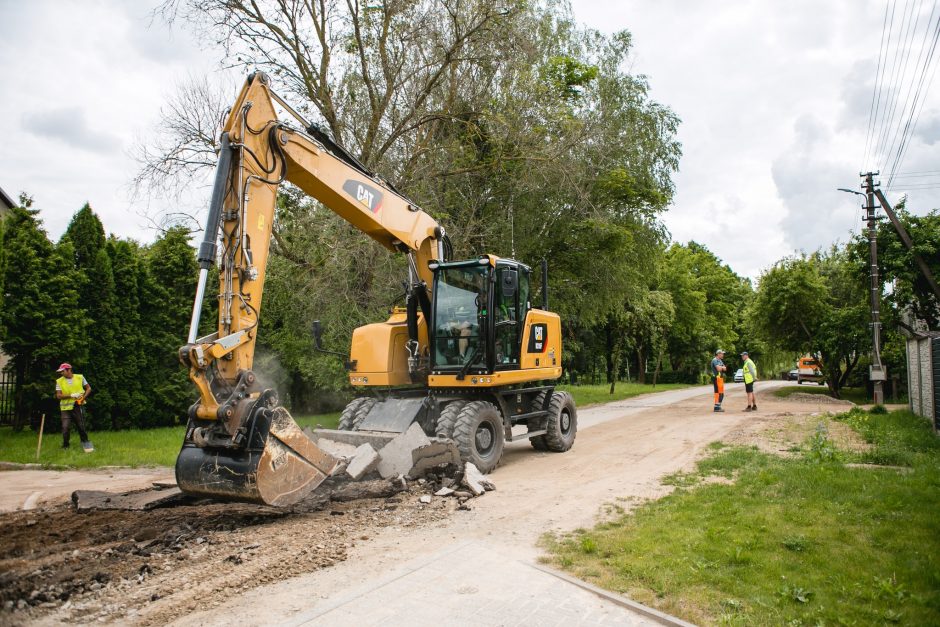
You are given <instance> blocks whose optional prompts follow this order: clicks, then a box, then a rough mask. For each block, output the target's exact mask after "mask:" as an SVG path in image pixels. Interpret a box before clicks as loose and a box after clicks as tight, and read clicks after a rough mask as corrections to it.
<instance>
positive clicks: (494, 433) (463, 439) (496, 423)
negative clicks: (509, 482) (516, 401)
mask: <svg viewBox="0 0 940 627" xmlns="http://www.w3.org/2000/svg"><path fill="white" fill-rule="evenodd" d="M452 439H453V440H454V442H455V443H456V444H457V449H458V450H459V451H460V458H461V459H462V460H463V461H465V462H470V463H472V464H473V465H474V466H476V467H477V469H478V470H479V471H480V472H482V473H483V474H484V475H485V474H486V473H488V472H491V471H492V470H493V469H495V468H496V466H497V465H498V464H499V460H500V458H501V457H502V456H503V445H504V444H505V433H504V431H503V417H502V415H501V414H500V413H499V410H498V409H496V406H495V405H493V404H492V403H488V402H486V401H473V402H470V403H467V404H466V405H464V407H463V408H462V409H461V410H460V413H459V414H458V415H457V422H455V423H454V435H453V438H452Z"/></svg>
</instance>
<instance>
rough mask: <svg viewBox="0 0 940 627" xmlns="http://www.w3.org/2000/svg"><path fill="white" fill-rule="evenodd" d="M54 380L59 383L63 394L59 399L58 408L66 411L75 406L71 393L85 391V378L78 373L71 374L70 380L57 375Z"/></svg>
mask: <svg viewBox="0 0 940 627" xmlns="http://www.w3.org/2000/svg"><path fill="white" fill-rule="evenodd" d="M55 382H56V383H57V384H59V389H60V390H62V394H64V395H65V398H60V399H59V409H60V410H62V411H68V410H70V409H72V408H73V407H75V399H74V398H72V394H74V393H75V392H84V391H85V378H84V377H83V376H82V375H80V374H73V375H72V380H71V381H69V380H68V379H66V378H65V377H59V378H58V379H56V380H55Z"/></svg>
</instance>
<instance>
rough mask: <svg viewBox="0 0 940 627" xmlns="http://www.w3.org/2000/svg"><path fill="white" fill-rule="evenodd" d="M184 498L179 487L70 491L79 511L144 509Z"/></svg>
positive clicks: (172, 502)
mask: <svg viewBox="0 0 940 627" xmlns="http://www.w3.org/2000/svg"><path fill="white" fill-rule="evenodd" d="M185 498H186V495H185V494H183V493H182V492H181V491H180V489H179V488H167V489H165V490H140V491H137V492H124V493H120V492H104V491H101V490H76V491H74V492H72V503H73V504H74V505H75V509H76V510H77V511H79V512H87V511H91V510H96V509H124V510H134V511H146V510H151V509H155V508H157V507H164V506H167V505H173V504H175V503H177V502H180V501H182V500H184V499H185Z"/></svg>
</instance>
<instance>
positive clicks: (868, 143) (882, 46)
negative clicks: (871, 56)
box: [859, 2, 890, 170]
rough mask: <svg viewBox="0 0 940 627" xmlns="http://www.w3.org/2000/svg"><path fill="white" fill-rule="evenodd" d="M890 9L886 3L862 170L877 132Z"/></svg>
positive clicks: (866, 163)
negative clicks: (878, 98)
mask: <svg viewBox="0 0 940 627" xmlns="http://www.w3.org/2000/svg"><path fill="white" fill-rule="evenodd" d="M889 7H890V4H889V3H887V2H886V3H885V16H884V19H883V20H882V21H881V43H879V44H878V66H877V69H875V89H873V90H872V92H871V105H870V106H869V108H868V130H867V131H866V133H865V151H864V152H863V153H862V167H861V168H859V169H860V170H864V169H865V167H866V166H867V165H868V156H869V153H868V151H869V149H870V148H871V140H872V139H873V134H874V130H875V118H876V117H877V115H878V113H877V111H875V100H876V97H877V96H878V93H879V88H880V77H881V71H882V63H881V61H882V59H883V58H884V56H885V30H887V27H888V8H889Z"/></svg>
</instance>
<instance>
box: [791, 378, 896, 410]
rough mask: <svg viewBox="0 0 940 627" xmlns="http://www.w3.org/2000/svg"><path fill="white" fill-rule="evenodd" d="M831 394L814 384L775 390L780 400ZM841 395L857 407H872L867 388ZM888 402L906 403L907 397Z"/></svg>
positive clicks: (826, 389) (844, 389) (853, 389)
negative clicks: (793, 395)
mask: <svg viewBox="0 0 940 627" xmlns="http://www.w3.org/2000/svg"><path fill="white" fill-rule="evenodd" d="M799 393H803V394H826V395H828V394H829V388H828V387H826V386H825V385H823V386H819V385H815V384H812V383H809V384H804V385H798V384H796V383H794V384H793V385H790V386H787V387H782V388H777V389H776V390H774V396H778V397H780V398H786V397H788V396H790V395H791V394H799ZM839 394H840V395H841V396H842V399H843V400H846V401H852V402H853V403H855V404H856V405H870V404H871V402H872V399H871V397H870V396H869V395H868V390H866V389H865V388H842V389H841V390H839ZM886 400H887V402H890V403H906V402H907V397H906V396H903V395H902V396H901V398H899V399H893V398H888V399H886Z"/></svg>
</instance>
